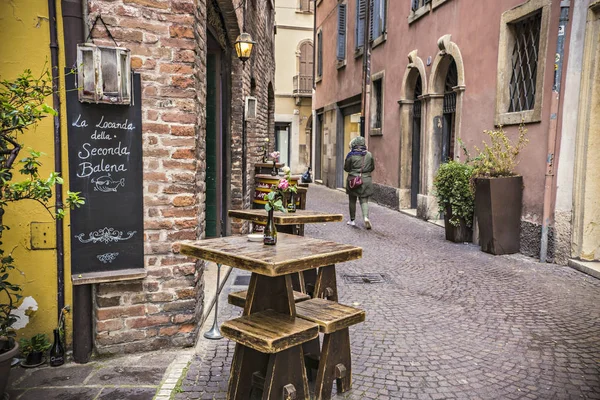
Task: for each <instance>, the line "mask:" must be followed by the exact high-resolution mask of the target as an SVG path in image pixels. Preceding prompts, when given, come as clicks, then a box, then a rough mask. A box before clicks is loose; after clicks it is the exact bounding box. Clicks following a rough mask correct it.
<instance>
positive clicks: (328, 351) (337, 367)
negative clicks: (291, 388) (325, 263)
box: [296, 298, 365, 400]
mask: <svg viewBox="0 0 600 400" xmlns="http://www.w3.org/2000/svg"><path fill="white" fill-rule="evenodd" d="M296 312H297V313H298V317H300V318H302V319H306V320H307V321H310V322H313V323H315V324H317V325H319V331H321V332H322V333H324V334H325V335H324V337H323V347H322V349H321V354H314V351H313V352H312V353H310V350H308V352H305V356H306V358H307V364H308V366H309V367H311V368H315V367H316V365H315V363H316V364H318V371H317V379H316V384H315V398H316V399H317V400H325V399H330V398H331V390H332V389H333V380H334V379H335V380H336V386H337V391H338V393H343V392H346V391H348V390H350V388H351V387H352V363H351V359H350V333H349V330H348V327H349V326H352V325H354V324H358V323H360V322H363V321H364V320H365V312H364V310H360V309H358V308H354V307H350V306H346V305H343V304H339V303H337V302H335V301H330V300H325V299H320V298H315V299H311V300H307V301H303V302H301V303H298V304H296ZM305 349H306V348H305ZM310 364H313V365H310Z"/></svg>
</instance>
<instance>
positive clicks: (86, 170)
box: [77, 158, 127, 178]
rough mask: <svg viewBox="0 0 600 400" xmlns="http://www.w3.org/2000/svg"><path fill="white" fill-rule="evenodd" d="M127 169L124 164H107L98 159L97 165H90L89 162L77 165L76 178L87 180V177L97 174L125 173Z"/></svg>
mask: <svg viewBox="0 0 600 400" xmlns="http://www.w3.org/2000/svg"><path fill="white" fill-rule="evenodd" d="M125 171H127V167H126V166H125V164H109V163H105V162H104V158H102V159H100V163H99V164H92V163H91V162H87V161H86V162H82V163H79V172H77V177H78V178H87V177H88V176H90V175H92V174H95V173H98V172H125Z"/></svg>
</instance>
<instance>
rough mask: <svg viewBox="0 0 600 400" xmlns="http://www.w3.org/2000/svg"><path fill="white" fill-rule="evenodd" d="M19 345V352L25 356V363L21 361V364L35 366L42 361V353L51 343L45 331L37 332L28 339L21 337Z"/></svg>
mask: <svg viewBox="0 0 600 400" xmlns="http://www.w3.org/2000/svg"><path fill="white" fill-rule="evenodd" d="M19 346H20V347H21V354H22V355H23V357H25V364H23V363H21V365H24V366H27V367H36V366H38V365H41V364H42V363H43V362H44V354H45V353H46V351H47V350H48V349H49V348H50V346H51V344H50V342H49V341H48V337H47V336H46V334H45V333H38V334H36V335H34V336H32V337H31V338H30V339H27V338H21V340H19Z"/></svg>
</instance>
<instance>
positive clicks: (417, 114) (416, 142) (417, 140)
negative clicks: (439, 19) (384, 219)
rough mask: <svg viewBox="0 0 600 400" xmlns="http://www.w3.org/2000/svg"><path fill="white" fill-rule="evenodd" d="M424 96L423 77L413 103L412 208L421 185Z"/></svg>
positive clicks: (418, 84) (419, 78) (417, 84)
mask: <svg viewBox="0 0 600 400" xmlns="http://www.w3.org/2000/svg"><path fill="white" fill-rule="evenodd" d="M422 94H423V82H422V81H421V75H420V74H419V76H418V77H417V82H416V83H415V98H414V103H413V117H412V149H411V166H410V208H412V209H416V208H417V196H418V195H419V183H420V181H421V116H422V101H421V99H420V97H421V95H422Z"/></svg>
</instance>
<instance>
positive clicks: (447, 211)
mask: <svg viewBox="0 0 600 400" xmlns="http://www.w3.org/2000/svg"><path fill="white" fill-rule="evenodd" d="M472 173H473V167H471V166H470V165H467V164H464V163H460V162H457V161H449V162H447V163H444V164H442V165H441V166H440V168H439V169H438V170H437V172H436V175H435V178H434V181H433V186H434V188H435V196H436V199H437V203H438V207H439V210H440V213H444V227H445V230H446V240H450V241H452V242H457V243H461V242H470V241H471V240H473V210H474V208H475V196H474V194H473V188H472V186H471V175H472Z"/></svg>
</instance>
